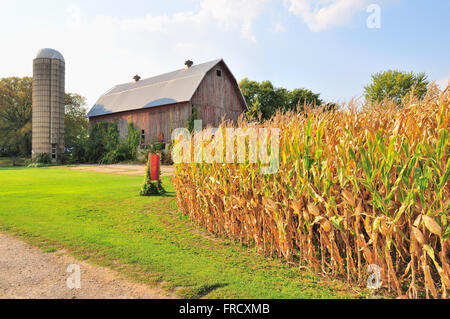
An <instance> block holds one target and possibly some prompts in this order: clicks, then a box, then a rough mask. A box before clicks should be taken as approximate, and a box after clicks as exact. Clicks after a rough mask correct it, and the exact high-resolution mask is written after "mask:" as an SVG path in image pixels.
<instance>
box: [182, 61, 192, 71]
mask: <svg viewBox="0 0 450 319" xmlns="http://www.w3.org/2000/svg"><path fill="white" fill-rule="evenodd" d="M184 65H185V66H186V69H189V68H190V67H191V66H193V65H194V62H192V61H191V60H187V61H185V62H184Z"/></svg>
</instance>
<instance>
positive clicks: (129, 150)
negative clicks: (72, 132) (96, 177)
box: [68, 122, 140, 164]
mask: <svg viewBox="0 0 450 319" xmlns="http://www.w3.org/2000/svg"><path fill="white" fill-rule="evenodd" d="M139 137H140V136H139V131H138V130H137V129H136V128H135V127H134V126H133V124H132V123H131V122H130V123H129V124H128V132H127V136H126V138H125V139H124V140H122V141H121V140H120V137H119V130H118V126H117V122H114V123H110V122H100V123H95V124H93V126H92V130H91V133H90V135H89V137H88V138H81V139H79V140H78V141H77V142H76V144H75V146H74V147H73V150H72V152H71V155H70V158H69V159H68V162H69V163H100V164H115V163H119V162H122V161H128V160H136V159H137V155H138V147H139Z"/></svg>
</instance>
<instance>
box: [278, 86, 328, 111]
mask: <svg viewBox="0 0 450 319" xmlns="http://www.w3.org/2000/svg"><path fill="white" fill-rule="evenodd" d="M322 103H323V101H322V100H321V99H320V94H316V93H313V92H312V91H310V90H307V89H295V90H293V91H292V92H289V102H288V104H287V105H286V108H285V109H286V110H290V111H296V110H297V109H300V110H303V107H304V105H313V106H321V105H322Z"/></svg>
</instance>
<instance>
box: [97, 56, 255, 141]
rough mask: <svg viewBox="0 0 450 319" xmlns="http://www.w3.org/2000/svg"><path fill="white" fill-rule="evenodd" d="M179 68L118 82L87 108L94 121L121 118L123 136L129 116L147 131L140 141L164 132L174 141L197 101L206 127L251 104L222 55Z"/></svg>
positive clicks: (154, 137) (140, 127) (234, 116)
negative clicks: (174, 131)
mask: <svg viewBox="0 0 450 319" xmlns="http://www.w3.org/2000/svg"><path fill="white" fill-rule="evenodd" d="M185 65H186V67H185V68H184V69H180V70H177V71H174V72H170V73H166V74H162V75H158V76H155V77H152V78H148V79H144V80H141V79H140V78H139V76H136V77H135V81H134V82H132V83H126V84H121V85H117V86H115V87H114V88H112V89H111V90H109V91H108V92H106V93H105V94H104V95H103V96H101V97H100V98H99V100H98V101H97V103H96V104H95V105H94V106H93V107H92V108H91V110H90V111H89V113H88V117H89V121H90V123H91V124H92V123H96V122H101V121H110V122H112V121H117V123H118V126H119V133H120V136H121V137H122V138H123V137H125V136H126V133H127V126H128V122H129V121H132V123H133V124H134V125H135V127H137V128H138V129H139V130H141V132H142V135H141V136H142V137H141V143H142V144H149V143H154V142H156V141H158V139H159V138H160V137H163V139H164V142H165V143H169V142H170V138H171V133H172V131H173V130H174V129H176V128H181V127H187V123H188V121H189V119H190V118H191V116H192V113H193V110H194V107H195V108H196V109H197V115H198V119H199V120H202V121H203V127H206V126H209V125H211V126H214V127H215V126H217V125H218V124H219V123H220V121H221V119H222V118H225V119H229V120H237V119H238V117H239V116H240V115H241V114H242V113H243V112H245V111H246V110H247V104H246V103H245V99H244V97H243V95H242V92H241V90H240V88H239V85H238V83H237V81H236V79H235V77H234V76H233V74H232V73H231V71H230V69H229V68H228V67H227V65H226V64H225V62H224V61H223V60H222V59H219V60H214V61H211V62H207V63H203V64H198V65H193V62H192V61H186V62H185Z"/></svg>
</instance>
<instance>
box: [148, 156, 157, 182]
mask: <svg viewBox="0 0 450 319" xmlns="http://www.w3.org/2000/svg"><path fill="white" fill-rule="evenodd" d="M150 178H151V180H152V181H158V180H159V155H151V156H150Z"/></svg>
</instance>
